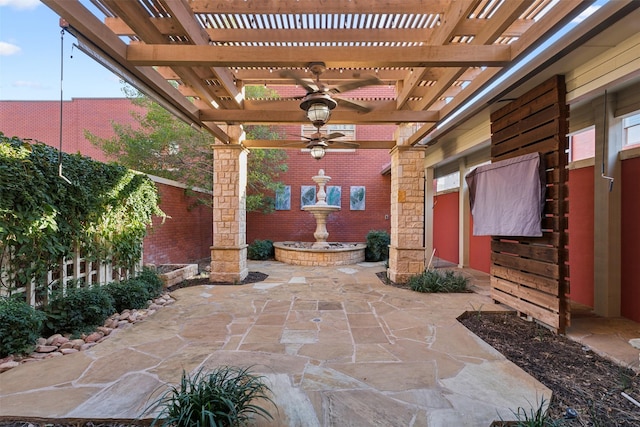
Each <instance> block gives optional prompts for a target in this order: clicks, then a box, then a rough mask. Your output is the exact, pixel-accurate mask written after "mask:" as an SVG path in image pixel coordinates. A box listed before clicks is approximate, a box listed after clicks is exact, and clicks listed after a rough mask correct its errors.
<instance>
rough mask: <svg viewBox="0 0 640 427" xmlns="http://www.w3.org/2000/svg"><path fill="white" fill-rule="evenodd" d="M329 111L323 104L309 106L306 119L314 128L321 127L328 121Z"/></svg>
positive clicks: (317, 103)
mask: <svg viewBox="0 0 640 427" xmlns="http://www.w3.org/2000/svg"><path fill="white" fill-rule="evenodd" d="M330 116H331V109H330V108H329V106H328V105H327V104H325V103H323V102H316V103H315V104H311V105H310V106H309V109H308V110H307V118H308V119H309V121H310V122H311V123H313V125H314V126H322V125H324V124H325V123H327V122H328V121H329V117H330Z"/></svg>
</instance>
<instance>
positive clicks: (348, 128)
mask: <svg viewBox="0 0 640 427" xmlns="http://www.w3.org/2000/svg"><path fill="white" fill-rule="evenodd" d="M315 132H316V128H315V127H313V126H312V125H302V135H304V136H309V135H311V134H312V133H315ZM332 132H340V133H342V134H344V136H343V137H341V138H337V139H335V140H334V141H353V140H355V139H356V125H331V124H327V125H324V126H323V127H322V131H321V133H322V134H323V135H324V134H327V135H328V134H330V133H332Z"/></svg>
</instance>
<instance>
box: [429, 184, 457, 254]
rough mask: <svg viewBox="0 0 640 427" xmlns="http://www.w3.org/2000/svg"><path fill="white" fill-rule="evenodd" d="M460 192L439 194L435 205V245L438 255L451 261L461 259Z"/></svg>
mask: <svg viewBox="0 0 640 427" xmlns="http://www.w3.org/2000/svg"><path fill="white" fill-rule="evenodd" d="M459 212H460V208H459V205H458V192H457V191H454V192H451V193H445V194H440V195H437V196H436V197H435V198H434V205H433V247H434V249H435V250H436V256H437V257H438V258H442V259H444V260H447V261H449V262H453V263H456V264H457V263H458V262H459V261H458V260H459V253H458V248H459V241H458V240H459V239H458V234H459V233H458V216H459Z"/></svg>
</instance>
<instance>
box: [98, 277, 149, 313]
mask: <svg viewBox="0 0 640 427" xmlns="http://www.w3.org/2000/svg"><path fill="white" fill-rule="evenodd" d="M104 289H105V290H106V291H107V292H108V293H109V295H111V297H112V298H113V306H114V308H115V311H117V312H118V313H120V312H122V311H123V310H126V309H138V308H144V307H146V306H147V302H148V301H149V300H150V299H151V298H152V297H151V295H150V294H149V289H148V288H147V283H146V282H145V281H143V280H140V279H138V278H136V279H129V280H123V281H122V282H113V283H109V284H108V285H106V286H105V287H104Z"/></svg>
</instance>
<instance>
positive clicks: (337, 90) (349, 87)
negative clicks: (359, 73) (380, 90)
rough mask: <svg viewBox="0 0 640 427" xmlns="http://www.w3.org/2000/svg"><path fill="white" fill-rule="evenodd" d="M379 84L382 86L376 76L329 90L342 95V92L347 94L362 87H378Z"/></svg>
mask: <svg viewBox="0 0 640 427" xmlns="http://www.w3.org/2000/svg"><path fill="white" fill-rule="evenodd" d="M380 84H382V80H380V79H379V78H377V77H376V76H366V77H365V78H364V79H362V80H354V81H352V82H347V83H344V84H341V85H340V86H335V87H333V88H332V89H331V92H332V93H344V92H348V91H350V90H354V89H358V88H361V87H364V86H371V85H380Z"/></svg>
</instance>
